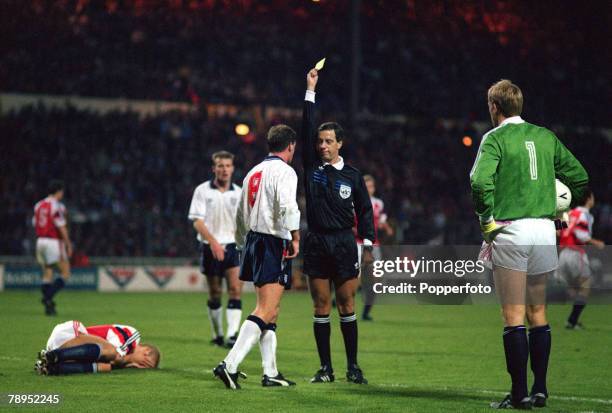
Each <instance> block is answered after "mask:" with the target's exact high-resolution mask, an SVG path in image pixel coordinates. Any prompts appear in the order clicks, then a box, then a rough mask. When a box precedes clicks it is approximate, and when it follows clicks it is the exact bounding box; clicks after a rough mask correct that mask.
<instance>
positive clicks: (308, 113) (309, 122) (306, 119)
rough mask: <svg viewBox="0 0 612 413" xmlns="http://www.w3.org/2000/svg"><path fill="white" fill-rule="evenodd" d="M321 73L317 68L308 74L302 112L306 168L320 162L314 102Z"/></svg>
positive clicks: (303, 159)
mask: <svg viewBox="0 0 612 413" xmlns="http://www.w3.org/2000/svg"><path fill="white" fill-rule="evenodd" d="M318 80H319V74H318V71H317V69H311V70H310V71H309V72H308V74H306V96H305V97H304V109H303V112H302V130H301V135H302V144H303V148H304V149H303V151H304V155H303V156H302V162H303V163H304V170H306V169H309V168H312V165H314V164H315V163H317V162H318V160H319V158H318V155H317V149H316V147H315V127H314V103H315V88H316V86H317V81H318Z"/></svg>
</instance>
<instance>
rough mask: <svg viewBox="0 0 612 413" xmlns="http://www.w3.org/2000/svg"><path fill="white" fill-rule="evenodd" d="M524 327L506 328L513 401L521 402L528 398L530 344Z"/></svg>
mask: <svg viewBox="0 0 612 413" xmlns="http://www.w3.org/2000/svg"><path fill="white" fill-rule="evenodd" d="M526 333H527V331H526V328H525V326H524V325H520V326H513V327H504V335H503V338H504V351H505V353H506V368H507V369H508V373H509V374H510V377H511V378H512V399H513V401H515V402H517V403H518V402H520V401H521V400H522V399H523V398H525V397H527V395H528V394H527V360H528V358H529V344H528V343H527V334H526Z"/></svg>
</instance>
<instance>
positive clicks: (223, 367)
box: [213, 125, 300, 389]
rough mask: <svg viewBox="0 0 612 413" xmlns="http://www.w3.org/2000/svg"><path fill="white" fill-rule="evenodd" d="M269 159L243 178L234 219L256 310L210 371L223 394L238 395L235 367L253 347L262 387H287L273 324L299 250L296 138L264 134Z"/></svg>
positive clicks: (279, 130) (281, 130) (289, 133)
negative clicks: (279, 364) (279, 366)
mask: <svg viewBox="0 0 612 413" xmlns="http://www.w3.org/2000/svg"><path fill="white" fill-rule="evenodd" d="M267 140H268V148H269V150H270V155H269V156H267V157H266V158H265V159H264V161H263V162H261V163H260V164H258V165H256V166H255V167H254V168H253V169H251V170H250V171H249V173H248V174H247V176H246V177H245V178H244V181H243V187H244V191H243V192H242V199H241V201H240V204H239V206H238V213H237V215H236V244H237V246H238V249H240V250H241V251H242V253H241V260H240V279H241V280H244V281H251V282H253V284H254V285H255V292H256V294H257V305H256V307H255V310H254V311H253V312H252V313H251V315H249V316H248V317H247V319H246V320H245V321H244V323H242V327H241V328H240V333H239V334H238V339H237V340H236V344H234V347H233V348H232V350H231V351H230V352H229V353H228V355H227V356H226V357H225V359H224V360H223V361H222V362H221V363H219V365H218V366H217V367H216V368H215V369H214V370H213V373H214V375H215V376H216V377H218V378H219V379H220V380H221V381H223V383H224V384H225V386H226V387H227V388H229V389H239V388H240V385H239V384H238V376H239V375H241V373H240V372H239V371H238V366H239V365H240V363H241V362H242V360H244V358H245V357H246V355H247V354H248V353H249V351H250V350H251V348H252V347H253V346H254V345H255V343H257V342H259V347H260V350H261V358H262V366H263V373H264V374H263V378H262V381H261V384H262V385H263V386H264V387H272V386H283V387H285V386H291V385H295V383H294V382H292V381H290V380H287V379H285V378H284V377H283V375H282V374H280V373H279V372H278V370H277V368H276V319H277V317H278V310H279V307H280V301H281V297H282V295H283V291H284V290H285V289H288V288H290V286H291V259H293V258H295V257H296V256H297V254H298V251H299V245H300V233H299V228H300V210H299V209H298V204H297V200H296V192H297V175H296V173H295V171H294V170H293V168H291V167H290V166H289V165H288V164H289V163H291V161H292V160H293V155H294V154H295V146H296V133H295V131H294V130H293V129H291V128H290V127H289V126H286V125H276V126H273V127H272V128H270V130H269V131H268V136H267Z"/></svg>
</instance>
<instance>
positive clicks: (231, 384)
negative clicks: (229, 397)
mask: <svg viewBox="0 0 612 413" xmlns="http://www.w3.org/2000/svg"><path fill="white" fill-rule="evenodd" d="M213 374H214V375H215V377H218V378H219V380H221V381H222V382H223V384H225V387H227V388H228V389H232V390H238V389H239V388H240V385H239V384H238V378H239V377H242V378H243V379H246V377H247V375H246V374H244V373H243V372H241V371H237V372H236V373H230V372H229V371H228V370H227V366H226V365H225V362H224V361H222V362H221V363H219V365H218V366H217V367H215V368H214V369H213Z"/></svg>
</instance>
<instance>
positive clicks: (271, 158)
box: [264, 154, 284, 162]
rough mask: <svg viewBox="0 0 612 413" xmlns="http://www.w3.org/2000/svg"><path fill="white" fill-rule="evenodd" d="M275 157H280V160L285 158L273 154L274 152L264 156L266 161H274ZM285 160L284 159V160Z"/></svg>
mask: <svg viewBox="0 0 612 413" xmlns="http://www.w3.org/2000/svg"><path fill="white" fill-rule="evenodd" d="M275 159H278V160H279V161H282V160H283V159H282V158H281V157H280V156H276V155H272V154H268V156H266V157H265V158H264V161H273V160H275ZM283 162H284V161H283Z"/></svg>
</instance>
